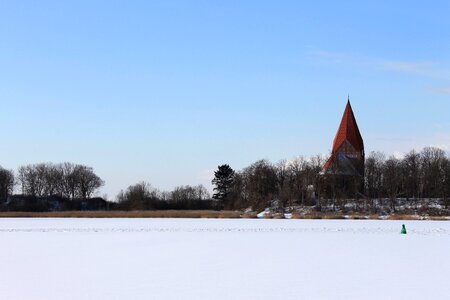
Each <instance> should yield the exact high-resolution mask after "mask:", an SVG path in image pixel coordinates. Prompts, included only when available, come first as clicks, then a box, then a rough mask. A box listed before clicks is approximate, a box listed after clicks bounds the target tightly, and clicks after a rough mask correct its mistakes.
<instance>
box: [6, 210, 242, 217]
mask: <svg viewBox="0 0 450 300" xmlns="http://www.w3.org/2000/svg"><path fill="white" fill-rule="evenodd" d="M240 217H241V212H239V211H228V210H226V211H212V210H142V211H54V212H0V218H219V219H221V218H229V219H232V218H240Z"/></svg>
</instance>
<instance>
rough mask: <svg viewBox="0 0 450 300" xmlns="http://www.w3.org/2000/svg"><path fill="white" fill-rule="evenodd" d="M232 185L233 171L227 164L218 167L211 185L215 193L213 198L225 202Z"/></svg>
mask: <svg viewBox="0 0 450 300" xmlns="http://www.w3.org/2000/svg"><path fill="white" fill-rule="evenodd" d="M233 183H234V170H233V169H232V168H231V167H230V166H229V165H227V164H225V165H221V166H218V169H217V171H215V172H214V179H213V180H212V184H214V185H215V186H216V187H215V188H214V191H215V193H214V194H213V198H214V199H217V200H224V201H226V198H227V196H228V194H229V193H230V191H231V188H232V186H233Z"/></svg>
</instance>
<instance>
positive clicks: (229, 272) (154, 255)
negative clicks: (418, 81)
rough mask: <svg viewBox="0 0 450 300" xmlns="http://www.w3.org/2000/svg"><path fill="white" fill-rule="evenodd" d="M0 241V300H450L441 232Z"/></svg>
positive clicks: (88, 222) (52, 223)
mask: <svg viewBox="0 0 450 300" xmlns="http://www.w3.org/2000/svg"><path fill="white" fill-rule="evenodd" d="M402 223H404V224H406V228H407V229H408V234H407V235H400V234H399V232H400V229H401V224H402ZM0 241H1V245H0V299H9V300H13V299H27V300H28V299H46V300H49V299H283V300H286V299H450V279H449V278H450V222H431V221H403V222H402V221H348V220H343V221H338V220H253V219H252V220H249V219H237V220H219V219H0Z"/></svg>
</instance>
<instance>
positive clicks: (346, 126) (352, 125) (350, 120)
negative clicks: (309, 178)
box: [332, 99, 364, 153]
mask: <svg viewBox="0 0 450 300" xmlns="http://www.w3.org/2000/svg"><path fill="white" fill-rule="evenodd" d="M344 141H347V142H348V143H350V145H352V146H353V148H355V150H356V151H363V150H364V142H363V139H362V137H361V133H360V132H359V128H358V124H357V123H356V119H355V115H354V114H353V109H352V106H351V105H350V99H347V105H346V107H345V110H344V114H343V115H342V119H341V123H340V124H339V128H338V131H337V133H336V136H335V138H334V141H333V149H332V153H336V151H337V150H338V149H339V148H340V147H341V145H342V143H344Z"/></svg>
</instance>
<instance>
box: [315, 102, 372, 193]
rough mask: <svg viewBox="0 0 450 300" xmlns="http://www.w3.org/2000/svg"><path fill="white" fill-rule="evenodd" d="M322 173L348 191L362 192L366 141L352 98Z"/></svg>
mask: <svg viewBox="0 0 450 300" xmlns="http://www.w3.org/2000/svg"><path fill="white" fill-rule="evenodd" d="M321 174H322V175H323V176H324V177H333V178H334V179H336V181H337V184H338V185H340V186H342V187H344V188H345V189H346V190H347V191H350V190H355V189H356V190H355V192H362V190H363V186H364V184H363V183H364V142H363V139H362V137H361V133H360V132H359V128H358V124H357V123H356V118H355V115H354V114H353V110H352V106H351V105H350V99H348V100H347V105H346V107H345V110H344V114H343V116H342V119H341V123H340V124H339V128H338V130H337V133H336V136H335V137H334V141H333V148H332V150H331V155H330V158H329V159H328V160H327V162H326V163H325V165H324V166H323V169H322V172H321Z"/></svg>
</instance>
